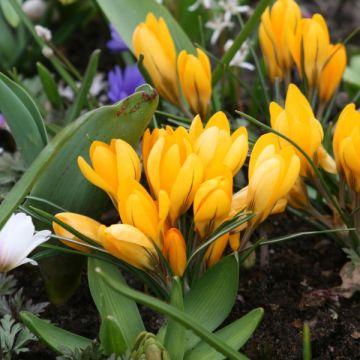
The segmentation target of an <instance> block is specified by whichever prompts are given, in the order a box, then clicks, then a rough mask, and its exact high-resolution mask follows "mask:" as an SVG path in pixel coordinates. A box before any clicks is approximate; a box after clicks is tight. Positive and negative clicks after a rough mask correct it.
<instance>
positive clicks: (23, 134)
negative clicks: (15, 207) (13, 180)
mask: <svg viewBox="0 0 360 360" xmlns="http://www.w3.org/2000/svg"><path fill="white" fill-rule="evenodd" d="M0 111H1V112H3V113H4V116H5V118H6V120H7V123H8V124H9V127H10V129H11V132H12V134H13V135H14V138H15V141H16V144H17V146H18V148H19V150H20V152H21V154H22V156H23V158H24V160H25V162H26V164H27V165H30V164H31V163H32V161H33V160H34V159H35V158H36V157H37V155H38V154H39V153H40V152H41V150H42V149H43V148H44V146H45V145H46V144H47V134H46V129H45V126H44V122H43V120H42V117H41V114H40V112H39V110H38V108H37V107H36V105H35V103H34V101H33V100H32V99H31V97H30V95H29V94H28V93H27V92H26V91H25V90H24V89H23V88H22V87H20V86H19V85H18V84H16V83H15V82H14V81H12V80H10V79H9V78H8V77H7V76H5V75H4V74H1V73H0Z"/></svg>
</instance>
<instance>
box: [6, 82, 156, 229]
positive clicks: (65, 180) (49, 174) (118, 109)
mask: <svg viewBox="0 0 360 360" xmlns="http://www.w3.org/2000/svg"><path fill="white" fill-rule="evenodd" d="M155 94H156V93H155V92H154V91H153V90H152V88H151V87H150V86H148V89H147V90H146V91H140V92H137V93H135V94H133V95H132V96H130V97H129V98H127V99H125V100H123V101H122V102H119V103H117V104H115V105H111V106H104V107H101V108H99V109H96V110H94V111H91V112H89V113H87V114H84V115H83V116H81V117H80V118H79V119H78V120H76V121H75V122H73V123H71V124H70V125H68V126H67V127H65V128H64V129H63V130H61V131H60V132H59V133H58V134H57V135H56V136H55V138H54V139H52V141H51V142H50V143H49V144H48V145H47V146H46V147H45V148H44V150H43V151H42V152H41V153H40V155H39V156H38V157H37V158H36V160H35V161H34V163H33V164H32V165H31V167H30V168H29V169H28V170H27V171H26V173H25V174H24V175H23V176H22V178H21V179H20V180H19V181H18V182H17V184H16V185H15V186H14V188H13V189H12V190H11V191H10V193H9V194H8V195H7V196H6V198H5V200H4V201H3V202H2V204H1V207H0V227H1V226H3V225H4V223H5V221H6V220H7V219H8V218H9V216H10V215H11V214H12V213H13V212H14V210H15V209H16V207H17V206H18V205H19V204H21V202H23V200H24V198H25V196H26V195H28V193H29V192H30V191H31V189H33V192H32V193H33V195H34V196H38V197H42V198H45V199H47V200H49V201H51V202H53V203H55V204H58V205H60V206H62V207H63V208H65V209H69V210H71V211H75V212H76V211H77V212H80V213H85V214H88V215H93V212H94V210H97V212H98V213H100V212H101V211H102V209H103V204H104V201H106V195H105V194H103V193H102V192H101V191H97V190H96V188H95V187H94V186H93V185H91V184H89V183H88V182H87V181H86V180H85V178H84V177H83V176H82V174H81V173H80V171H79V169H78V167H77V163H76V158H77V156H78V155H83V156H85V157H88V151H89V146H90V142H91V140H94V139H97V140H102V141H109V140H110V139H111V138H113V137H120V138H122V139H124V140H126V141H128V142H129V143H130V144H132V145H133V146H135V145H136V144H137V142H138V141H139V138H140V136H141V134H142V133H143V131H144V129H145V128H146V126H147V124H148V123H149V121H150V119H151V117H152V115H153V113H154V111H155V109H156V106H157V102H158V97H157V96H156V95H155ZM51 210H53V209H50V211H51Z"/></svg>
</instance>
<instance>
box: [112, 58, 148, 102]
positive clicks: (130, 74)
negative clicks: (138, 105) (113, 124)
mask: <svg viewBox="0 0 360 360" xmlns="http://www.w3.org/2000/svg"><path fill="white" fill-rule="evenodd" d="M108 82H109V92H108V97H109V100H110V101H111V102H112V103H116V102H118V101H119V100H122V99H124V98H126V97H128V96H129V95H131V94H132V93H133V92H134V91H135V89H136V88H137V87H139V86H140V85H142V84H144V83H145V80H144V78H143V77H142V75H141V73H140V71H139V69H138V67H137V64H133V65H129V66H126V67H125V69H124V70H121V69H120V66H118V65H116V66H115V67H114V69H113V70H111V71H110V72H109V74H108Z"/></svg>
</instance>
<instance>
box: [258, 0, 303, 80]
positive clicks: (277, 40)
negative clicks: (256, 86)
mask: <svg viewBox="0 0 360 360" xmlns="http://www.w3.org/2000/svg"><path fill="white" fill-rule="evenodd" d="M300 19H301V11H300V8H299V6H298V5H297V3H296V2H295V1H293V0H277V1H276V2H275V3H274V5H273V6H272V7H271V8H270V7H268V8H267V9H266V10H265V11H264V13H263V15H262V16H261V23H260V27H259V39H260V45H261V49H262V52H263V55H264V59H265V62H266V64H267V66H268V68H269V75H270V78H271V80H272V81H274V80H275V78H279V79H283V78H284V76H285V75H286V74H287V73H289V72H290V68H291V65H292V63H293V60H292V56H291V51H290V39H291V36H294V34H295V31H296V27H297V24H298V23H299V21H300Z"/></svg>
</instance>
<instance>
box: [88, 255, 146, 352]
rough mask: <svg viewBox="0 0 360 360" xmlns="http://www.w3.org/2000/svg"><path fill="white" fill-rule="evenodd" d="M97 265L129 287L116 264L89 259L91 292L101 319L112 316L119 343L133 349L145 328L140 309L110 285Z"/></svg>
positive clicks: (107, 274)
mask: <svg viewBox="0 0 360 360" xmlns="http://www.w3.org/2000/svg"><path fill="white" fill-rule="evenodd" d="M96 267H101V269H102V270H103V272H104V274H106V276H108V277H110V278H111V279H113V280H114V281H116V282H117V283H120V284H122V285H123V286H126V287H127V285H126V282H125V280H124V278H123V277H122V275H121V272H120V271H119V270H118V269H117V268H116V266H114V265H112V264H109V263H106V262H104V261H102V260H96V259H94V258H89V259H88V281H89V287H90V292H91V295H92V297H93V300H94V302H95V305H96V307H97V309H98V311H99V313H100V315H101V319H102V321H103V322H104V321H108V319H109V317H111V318H112V319H113V321H114V322H116V324H117V325H118V327H115V326H113V327H112V328H113V331H116V330H118V331H117V333H116V335H115V334H114V336H115V337H118V338H119V339H118V342H119V343H124V344H126V346H127V348H128V349H131V348H132V346H133V345H134V342H135V339H136V337H137V336H138V335H139V333H140V332H141V331H143V330H145V328H144V324H143V322H142V320H141V316H140V313H139V310H138V308H137V306H136V303H135V302H134V301H133V300H130V299H129V298H127V297H126V296H124V295H122V294H119V293H118V292H117V291H115V290H114V289H113V288H112V287H111V286H109V284H108V283H107V282H106V281H104V278H103V277H102V276H100V275H99V274H98V273H97V272H96V271H95V269H96ZM102 326H107V325H102ZM108 345H109V346H110V345H111V344H110V343H109V344H108ZM114 350H115V349H114ZM114 350H113V351H114Z"/></svg>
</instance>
